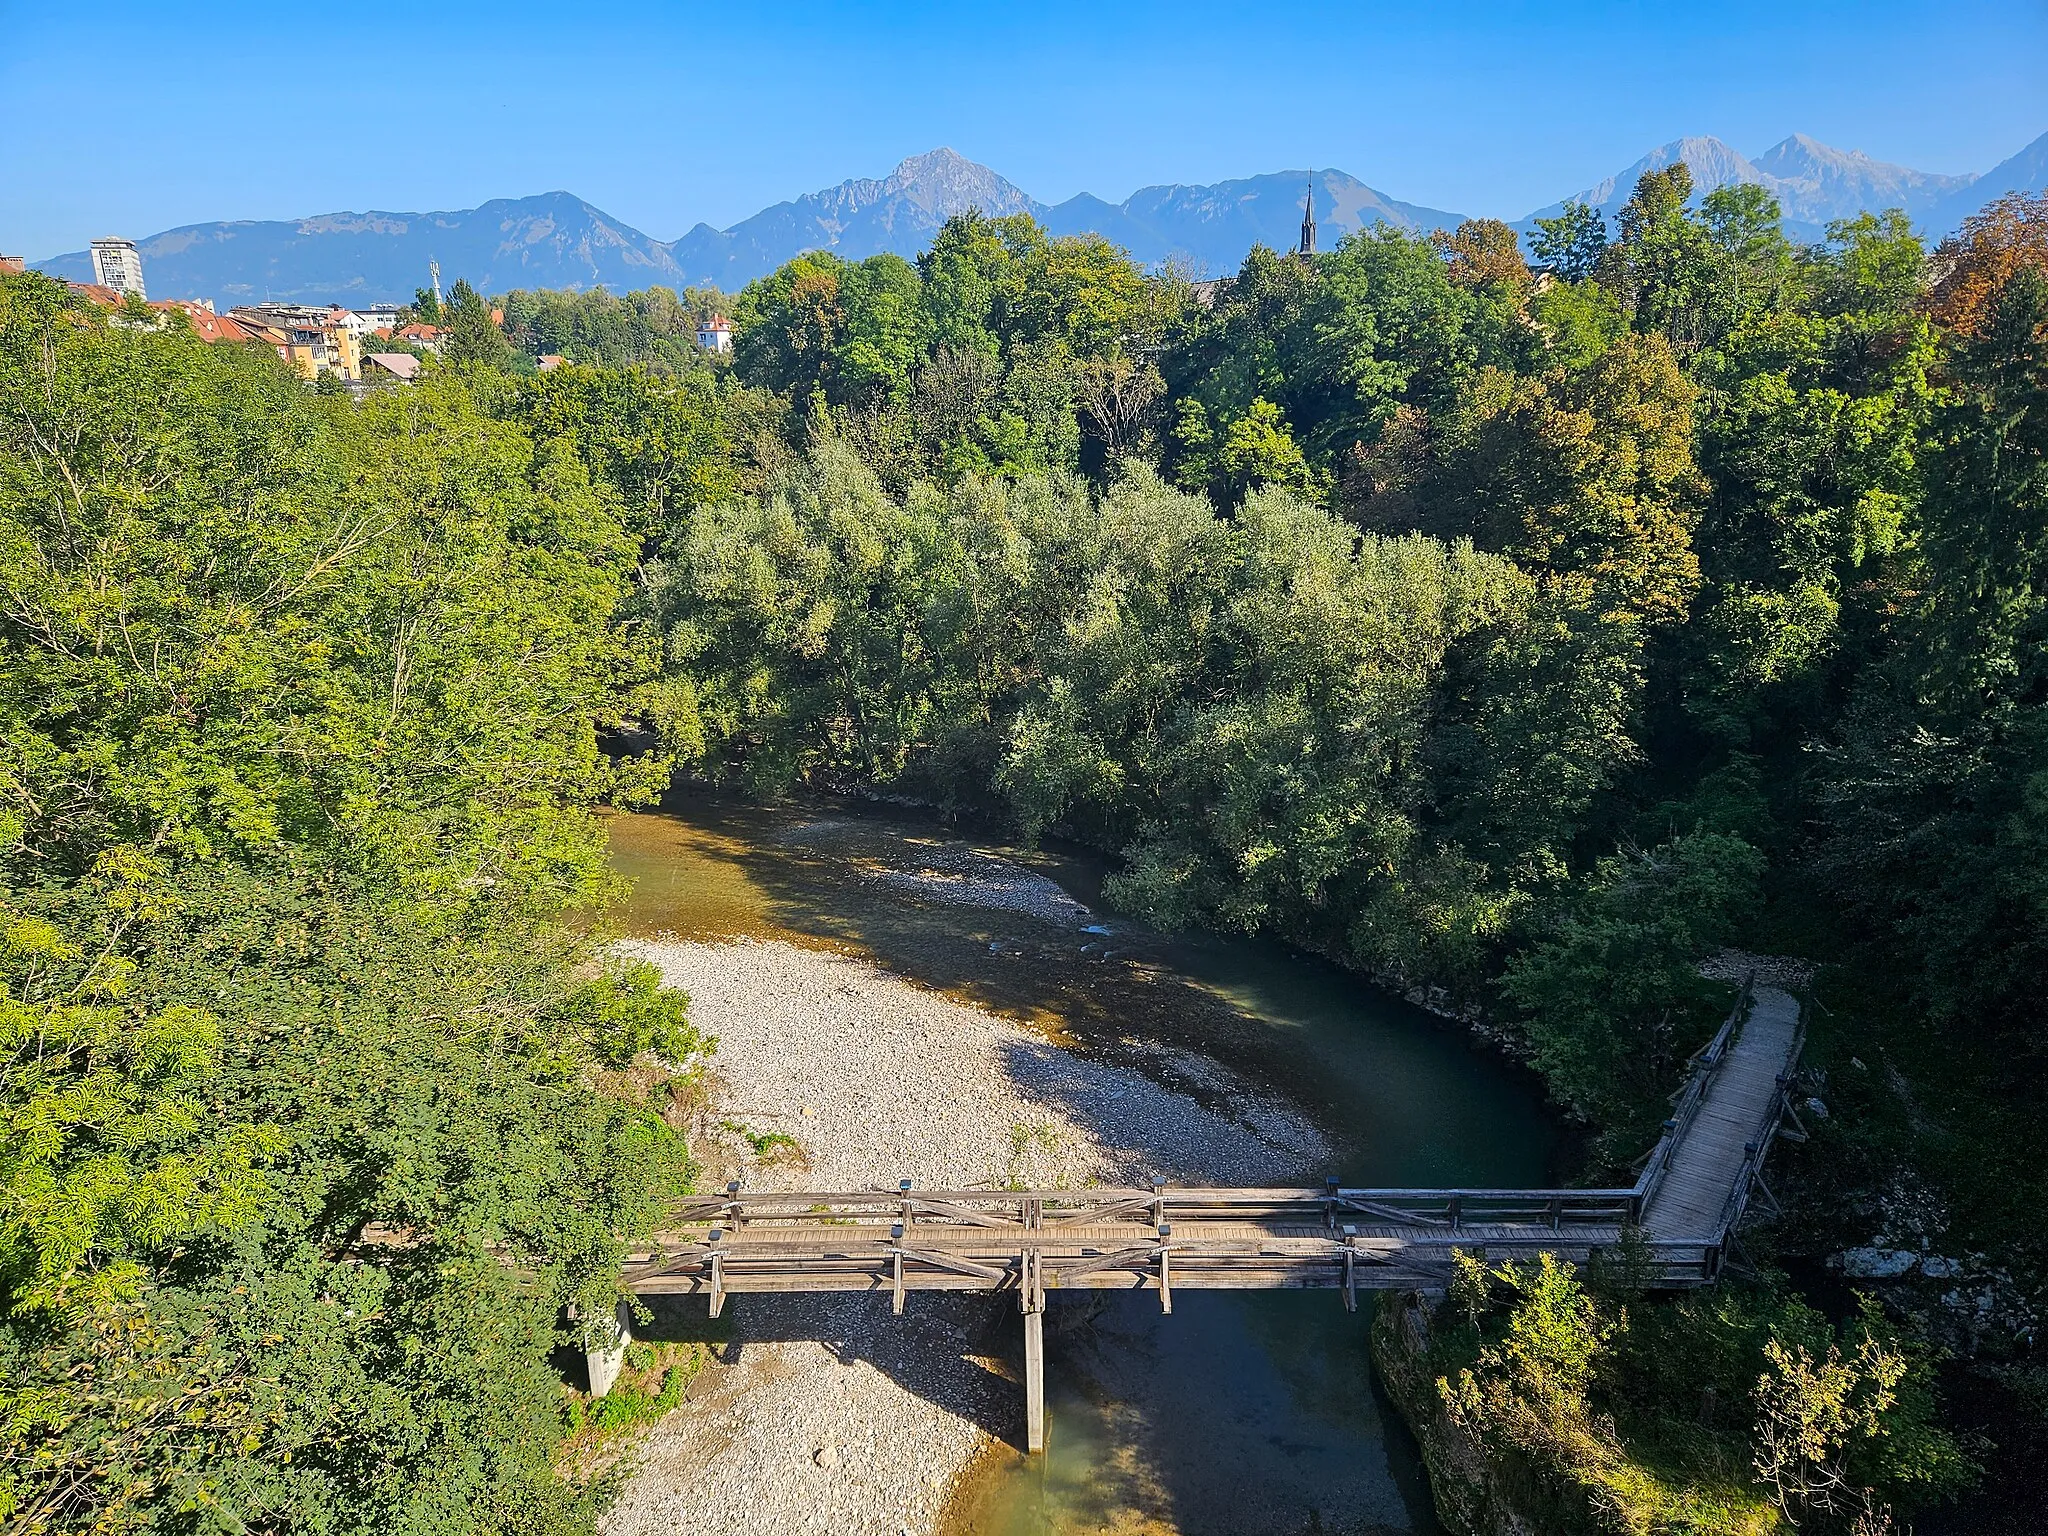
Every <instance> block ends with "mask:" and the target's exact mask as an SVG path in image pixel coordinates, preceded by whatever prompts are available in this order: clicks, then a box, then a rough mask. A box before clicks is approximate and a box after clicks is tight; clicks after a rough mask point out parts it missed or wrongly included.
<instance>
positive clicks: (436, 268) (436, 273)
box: [427, 256, 441, 309]
mask: <svg viewBox="0 0 2048 1536" xmlns="http://www.w3.org/2000/svg"><path fill="white" fill-rule="evenodd" d="M427 276H428V277H429V278H431V279H432V280H433V284H434V308H436V309H439V308H440V307H441V263H440V262H438V261H436V260H434V258H433V257H431V256H429V257H428V258H427Z"/></svg>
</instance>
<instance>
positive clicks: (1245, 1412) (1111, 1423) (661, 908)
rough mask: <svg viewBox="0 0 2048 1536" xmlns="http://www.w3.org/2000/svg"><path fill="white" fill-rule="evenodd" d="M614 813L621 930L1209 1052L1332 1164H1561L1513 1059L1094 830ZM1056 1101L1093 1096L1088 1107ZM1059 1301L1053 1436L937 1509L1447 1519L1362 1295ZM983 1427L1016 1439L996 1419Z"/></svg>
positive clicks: (1142, 1051)
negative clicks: (1273, 1100)
mask: <svg viewBox="0 0 2048 1536" xmlns="http://www.w3.org/2000/svg"><path fill="white" fill-rule="evenodd" d="M612 838H613V849H614V862H615V865H616V866H617V868H618V869H619V870H620V872H621V873H622V874H624V875H626V876H628V877H629V878H630V879H631V880H632V881H633V891H632V894H631V895H630V896H629V897H628V898H627V900H626V901H625V903H624V904H623V905H622V907H621V908H620V909H619V912H618V919H619V921H620V922H621V924H622V926H624V927H625V928H626V929H627V930H628V931H629V932H632V933H635V934H639V935H643V936H649V937H652V936H656V935H674V936H676V937H679V938H684V939H698V940H707V941H717V940H722V939H737V938H761V939H771V938H772V939H780V940H784V941H787V942H793V943H798V944H805V945H809V946H812V947H818V948H825V949H831V950H834V951H838V952H842V953H848V954H854V955H859V956H861V957H863V958H867V959H871V960H872V961H874V962H875V963H876V964H877V965H879V966H880V967H882V968H883V969H885V970H888V971H891V972H894V973H896V974H898V975H901V976H904V977H907V978H909V979H910V980H913V981H915V982H918V983H920V984H921V985H924V986H927V987H931V988H934V989H936V990H939V991H943V992H945V993H948V994H949V995H952V996H954V997H957V998H960V999H961V1000H963V1001H967V1002H972V1003H975V1004H978V1005H980V1006H983V1007H986V1008H989V1009H992V1010H994V1011H998V1012H1001V1013H1005V1014H1007V1015H1009V1016H1011V1017H1014V1018H1018V1019H1021V1020H1024V1021H1027V1022H1029V1023H1031V1024H1033V1025H1034V1026H1036V1027H1037V1028H1038V1029H1040V1030H1042V1031H1043V1032H1045V1033H1046V1034H1047V1035H1048V1036H1050V1037H1051V1038H1053V1039H1055V1040H1057V1041H1059V1042H1060V1043H1061V1044H1064V1045H1067V1046H1069V1047H1072V1048H1075V1049H1079V1050H1081V1051H1083V1052H1085V1053H1088V1054H1090V1055H1095V1056H1099V1057H1102V1058H1104V1059H1108V1060H1112V1061H1115V1062H1117V1063H1118V1064H1121V1065H1128V1066H1132V1067H1134V1068H1136V1069H1137V1070H1139V1071H1141V1072H1144V1073H1145V1074H1146V1075H1148V1076H1151V1077H1154V1078H1155V1079H1157V1080H1158V1081H1160V1082H1162V1083H1164V1084H1165V1085H1166V1086H1168V1087H1171V1088H1174V1089H1176V1090H1177V1091H1180V1092H1183V1093H1188V1094H1191V1095H1192V1096H1194V1097H1196V1098H1197V1099H1204V1092H1205V1085H1204V1082H1203V1078H1202V1072H1201V1070H1200V1063H1201V1061H1202V1059H1203V1058H1212V1059H1214V1060H1215V1061H1219V1062H1222V1063H1224V1064H1225V1065H1226V1066H1227V1067H1228V1068H1229V1069H1231V1072H1232V1073H1234V1074H1237V1075H1239V1076H1241V1077H1243V1078H1245V1079H1249V1080H1250V1081H1252V1082H1254V1083H1256V1084H1257V1085H1259V1087H1260V1089H1261V1090H1262V1091H1265V1092H1270V1093H1271V1094H1273V1095H1275V1096H1277V1097H1279V1098H1281V1099H1283V1100H1284V1101H1286V1102H1287V1103H1289V1104H1290V1105H1291V1106H1293V1107H1294V1108H1296V1109H1298V1110H1299V1111H1300V1112H1301V1113H1303V1114H1304V1115H1306V1116H1307V1118H1308V1119H1310V1120H1311V1121H1313V1122H1314V1124H1315V1125H1316V1126H1317V1127H1318V1128H1320V1129H1321V1131H1322V1132H1323V1133H1324V1135H1325V1136H1326V1137H1327V1138H1328V1139H1329V1141H1330V1144H1331V1146H1332V1149H1333V1150H1332V1158H1331V1166H1329V1167H1327V1168H1325V1169H1321V1170H1316V1171H1315V1174H1316V1176H1317V1177H1322V1176H1329V1177H1337V1178H1342V1179H1343V1180H1345V1181H1346V1182H1347V1183H1355V1184H1372V1185H1382V1186H1390V1185H1404V1184H1410V1185H1412V1184H1448V1183H1453V1182H1456V1183H1468V1184H1470V1183H1485V1184H1496V1185H1505V1186H1514V1185H1537V1184H1542V1183H1545V1182H1546V1181H1547V1180H1548V1179H1550V1178H1551V1177H1552V1176H1553V1174H1554V1171H1555V1170H1554V1168H1553V1166H1552V1165H1553V1162H1554V1160H1555V1159H1556V1157H1557V1156H1558V1155H1559V1152H1560V1150H1561V1143H1560V1139H1559V1131H1558V1126H1557V1124H1556V1122H1555V1121H1554V1119H1553V1118H1552V1117H1551V1116H1550V1115H1548V1114H1547V1113H1546V1111H1545V1109H1544V1107H1543V1104H1542V1101H1541V1095H1540V1090H1539V1089H1538V1087H1537V1086H1536V1084H1535V1083H1534V1081H1533V1079H1531V1078H1530V1077H1529V1076H1528V1075H1527V1074H1526V1073H1524V1072H1522V1071H1521V1070H1519V1069H1517V1068H1515V1067H1513V1066H1512V1065H1511V1064H1509V1063H1507V1062H1505V1061H1503V1060H1502V1059H1500V1058H1499V1057H1498V1056H1497V1055H1495V1054H1493V1053H1491V1052H1488V1051H1485V1050H1483V1049H1481V1048H1479V1047H1477V1046H1476V1045H1474V1044H1473V1042H1472V1041H1471V1040H1470V1038H1469V1036H1467V1035H1466V1034H1465V1033H1464V1032H1463V1031H1460V1030H1458V1029H1456V1028H1453V1027H1450V1026H1447V1025H1446V1024H1444V1023H1443V1022H1442V1021H1440V1020H1436V1019H1433V1018H1431V1017H1430V1016H1429V1015H1427V1014H1425V1013H1423V1012H1422V1011H1421V1010H1419V1009H1416V1008H1413V1007H1411V1006H1410V1005H1408V1004H1407V1003H1405V1002H1403V1001H1401V1000H1400V999H1397V998H1394V997H1391V996H1389V995H1388V994H1386V993H1384V992H1382V991H1380V990H1378V989H1376V988H1374V987H1373V986H1371V985H1370V984H1369V983H1367V982H1366V981H1364V980H1363V979H1362V978H1360V977H1358V976H1355V975H1353V974H1351V973H1348V972H1345V971H1343V970H1341V969H1339V968H1337V967H1335V966H1332V965H1329V964H1327V963H1325V962H1322V961H1320V960H1317V959H1315V958H1312V957H1309V956H1306V955H1303V954H1300V953H1298V952H1295V951H1292V950H1289V949H1287V948H1285V947H1284V946H1280V945H1275V944H1269V943H1261V942H1255V941H1249V940H1243V939H1231V938H1217V937H1211V936H1199V937H1193V938H1183V937H1177V936H1173V935H1165V934H1159V933H1155V932H1152V931H1150V930H1148V929H1146V928H1144V927H1143V925H1141V924H1137V923H1135V922H1133V921H1131V920H1129V919H1126V918H1123V917H1120V916H1117V915H1115V914H1105V913H1104V912H1103V911H1102V908H1101V896H1100V892H1101V882H1102V877H1103V873H1104V866H1103V864H1102V862H1101V861H1100V860H1097V859H1093V858H1091V857H1090V856H1088V855H1085V854H1082V853H1078V852H1075V851H1072V850H1064V851H1063V850H1057V849H1055V850H1050V851H1048V850H1030V851H1020V850H1014V849H1008V848H1004V847H1002V846H1000V845H995V844H987V843H977V842H974V841H972V840H968V839H962V838H959V837H957V836H955V835H953V834H951V833H948V832H946V831H943V830H941V829H940V828H938V827H937V825H936V824H935V823H934V822H933V821H932V820H930V819H921V818H918V817H916V816H913V815H905V814H901V813H894V812H871V811H867V810H864V809H850V808H848V807H846V806H844V805H841V804H839V803H836V802H834V803H822V802H809V803H803V804H798V805H791V806H775V807H757V806H748V805H743V804H738V803H734V802H731V801H726V800H722V799H717V798H713V797H709V796H694V795H692V796H685V797H679V798H677V799H675V800H674V801H672V802H671V803H670V805H669V806H668V808H667V813H666V814H662V815H626V816H619V817H616V818H614V820H613V822H612ZM998 857H1000V858H1005V859H1014V860H1016V861H1018V862H1021V863H1024V864H1027V865H1028V866H1029V868H1030V869H1032V870H1034V871H1036V872H1037V873H1038V874H1041V875H1043V876H1045V877H1047V878H1048V879H1049V880H1051V881H1053V882H1055V883H1056V885H1057V887H1058V889H1054V888H1052V887H1045V888H1044V890H1045V892H1046V893H1047V894H1046V895H1045V897H1044V898H1043V899H1034V900H1016V899H1015V898H1014V896H1013V895H1012V894H1010V893H1007V891H1006V888H1003V887H1002V886H1001V883H1000V882H999V881H998V882H990V881H988V880H987V879H985V878H984V877H986V876H987V875H988V874H989V872H990V870H991V869H993V868H995V867H996V866H994V865H993V863H992V860H993V859H995V858H998ZM991 893H993V894H991ZM1062 893H1064V894H1062ZM990 903H995V904H994V905H991V904H990ZM1004 903H1008V905H1005V904H1004ZM1105 928H1106V929H1107V930H1108V932H1107V933H1104V932H1101V931H1099V930H1102V929H1105ZM1204 1101H1205V1102H1207V1100H1206V1099H1204ZM1067 1107H1068V1108H1069V1109H1070V1110H1071V1111H1072V1112H1074V1113H1075V1114H1076V1116H1077V1118H1079V1119H1081V1120H1083V1121H1084V1122H1085V1121H1086V1119H1087V1116H1086V1113H1085V1106H1075V1105H1069V1106H1067ZM922 1299H923V1298H919V1297H913V1298H912V1299H911V1307H912V1308H913V1310H915V1309H916V1308H917V1307H918V1305H919V1302H920V1300H922ZM1047 1305H1048V1312H1047V1331H1046V1346H1047V1355H1046V1363H1047V1397H1048V1426H1049V1427H1048V1444H1047V1451H1046V1454H1044V1455H1043V1456H1038V1457H1026V1456H1023V1455H1020V1454H1018V1453H1017V1452H1015V1451H1014V1450H1012V1449H1009V1448H1008V1447H1007V1446H998V1447H997V1448H996V1449H995V1450H993V1451H992V1452H991V1453H989V1454H988V1455H986V1456H985V1457H984V1458H983V1459H982V1461H981V1463H980V1464H979V1465H978V1466H977V1467H976V1468H975V1469H974V1471H973V1472H971V1473H970V1475H969V1476H968V1477H967V1478H966V1479H965V1480H963V1482H962V1484H961V1486H960V1487H959V1488H958V1489H957V1490H956V1492H955V1495H954V1497H953V1500H952V1504H951V1507H950V1508H949V1510H948V1512H947V1516H946V1519H945V1521H944V1523H943V1524H942V1526H941V1530H942V1531H945V1532H949V1533H952V1536H1025V1533H1029V1536H1040V1533H1044V1536H1081V1533H1098V1532H1100V1533H1112V1532H1113V1533H1117V1536H1139V1533H1145V1536H1150V1533H1166V1532H1180V1533H1186V1536H1266V1533H1272V1536H1282V1533H1285V1536H1294V1533H1302V1532H1321V1533H1331V1536H1335V1533H1339V1532H1346V1533H1349V1532H1392V1531H1404V1532H1407V1531H1412V1532H1434V1531H1436V1530H1437V1526H1436V1523H1435V1521H1434V1519H1433V1517H1432V1515H1431V1514H1430V1510H1429V1499H1428V1493H1427V1487H1426V1482H1425V1480H1424V1478H1423V1476H1422V1473H1421V1470H1420V1465H1419V1458H1418V1457H1417V1455H1416V1452H1415V1448H1414V1446H1413V1444H1412V1442H1411V1441H1410V1440H1409V1439H1408V1437H1407V1435H1406V1433H1405V1431H1404V1430H1402V1429H1401V1427H1400V1426H1399V1425H1398V1423H1394V1422H1391V1413H1390V1411H1389V1410H1386V1409H1385V1408H1384V1406H1383V1402H1382V1399H1381V1398H1380V1396H1379V1393H1378V1387H1377V1384H1376V1382H1375V1381H1374V1379H1373V1374H1372V1370H1371V1366H1370V1361H1369V1359H1368V1354H1367V1342H1366V1341H1367V1332H1368V1328H1369V1324H1370V1308H1369V1306H1367V1305H1366V1304H1365V1302H1364V1298H1361V1306H1360V1310H1359V1312H1358V1313H1357V1314H1356V1315H1353V1314H1349V1313H1346V1312H1345V1311H1344V1310H1343V1307H1342V1304H1341V1302H1340V1301H1339V1300H1338V1298H1337V1296H1336V1294H1335V1293H1333V1292H1313V1291H1311V1292H1272V1293H1247V1292H1196V1291H1182V1292H1178V1293H1177V1294H1176V1295H1175V1298H1174V1311H1173V1314H1172V1315H1171V1316H1162V1315H1161V1314H1160V1311H1159V1304H1158V1299H1157V1296H1156V1294H1150V1293H1122V1292H1115V1293H1113V1292H1100V1291H1095V1292H1076V1293H1062V1292H1058V1291H1054V1292H1053V1293H1051V1295H1050V1296H1049V1297H1048V1302H1047ZM1011 1311H1012V1314H1013V1313H1014V1309H1011ZM1010 1321H1012V1322H1013V1321H1014V1316H1012V1318H1011V1319H1010ZM1020 1332H1021V1330H1020V1329H1018V1328H1016V1327H1014V1326H1008V1325H993V1324H992V1326H991V1328H990V1337H989V1340H988V1348H989V1349H990V1351H991V1352H993V1353H997V1354H999V1355H1001V1356H1003V1357H1006V1358H1008V1360H1009V1363H1010V1365H1011V1366H1012V1367H1013V1368H1016V1367H1018V1366H1020V1364H1021V1339H1020V1337H1019V1334H1020ZM1020 1417H1021V1415H1020ZM984 1427H985V1428H986V1429H988V1430H989V1432H990V1433H991V1434H993V1435H995V1436H998V1437H1000V1438H1002V1439H1004V1440H1008V1441H1011V1442H1014V1441H1015V1439H1016V1437H1017V1432H1018V1425H1017V1423H1014V1422H1008V1421H1005V1420H1003V1419H1001V1418H998V1420H997V1421H996V1422H990V1423H987V1424H985V1425H984Z"/></svg>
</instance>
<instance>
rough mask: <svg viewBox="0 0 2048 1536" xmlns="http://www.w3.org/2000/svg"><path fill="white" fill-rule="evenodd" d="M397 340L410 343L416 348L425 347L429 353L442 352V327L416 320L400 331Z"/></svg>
mask: <svg viewBox="0 0 2048 1536" xmlns="http://www.w3.org/2000/svg"><path fill="white" fill-rule="evenodd" d="M397 339H398V340H399V341H409V342H411V343H412V344H413V345H414V346H416V347H424V348H425V349H426V350H427V351H429V352H439V351H440V350H441V327H440V326H438V325H428V324H426V323H425V322H424V321H420V320H415V321H414V322H413V323H412V324H411V325H408V326H403V327H401V328H400V329H399V332H398V336H397Z"/></svg>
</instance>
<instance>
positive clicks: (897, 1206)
mask: <svg viewBox="0 0 2048 1536" xmlns="http://www.w3.org/2000/svg"><path fill="white" fill-rule="evenodd" d="M1195 1216H1200V1217H1207V1218H1211V1219H1231V1218H1234V1219H1237V1220H1241V1221H1259V1222H1269V1223H1271V1222H1278V1223H1283V1224H1287V1225H1290V1226H1320V1227H1322V1228H1324V1229H1326V1230H1332V1231H1334V1230H1335V1229H1336V1228H1338V1227H1339V1226H1342V1225H1345V1224H1350V1225H1354V1226H1369V1227H1396V1226H1398V1227H1422V1228H1434V1229H1438V1230H1440V1231H1442V1232H1445V1233H1454V1232H1458V1231H1461V1230H1463V1229H1466V1228H1471V1227H1484V1226H1499V1225H1504V1224H1512V1225H1517V1226H1528V1225H1534V1226H1543V1227H1548V1228H1549V1229H1550V1230H1552V1231H1562V1230H1564V1229H1565V1228H1567V1227H1572V1226H1601V1227H1613V1226H1627V1225H1634V1224H1637V1223H1638V1222H1639V1221H1640V1219H1641V1216H1642V1202H1641V1195H1640V1191H1639V1190H1638V1189H1636V1188H1629V1189H1526V1188H1524V1189H1489V1188H1456V1189H1413V1188H1400V1189H1371V1188H1353V1187H1347V1186H1343V1185H1339V1184H1337V1183H1335V1182H1332V1183H1328V1184H1325V1185H1323V1186H1321V1187H1320V1188H1318V1187H1315V1186H1308V1187H1303V1188H1284V1187H1283V1188H1262V1189H1221V1188H1212V1187H1209V1186H1188V1185H1176V1186H1173V1187H1171V1188H1169V1187H1168V1186H1167V1185H1165V1184H1155V1185H1153V1186H1151V1187H1150V1188H1149V1189H1116V1188H1089V1189H1078V1190H1046V1189H1034V1190H1004V1189H991V1188H980V1189H952V1190H939V1189H917V1188H914V1187H913V1186H912V1185H911V1184H910V1183H908V1182H907V1181H905V1182H904V1183H901V1184H899V1185H898V1186H897V1187H896V1188H895V1189H893V1190H891V1189H875V1190H841V1191H829V1192H819V1191H792V1192H786V1193H777V1192H775V1191H751V1190H749V1191H742V1190H741V1189H740V1187H739V1186H738V1185H737V1184H735V1185H731V1186H729V1187H728V1188H727V1190H726V1192H725V1193H724V1194H723V1195H706V1196H693V1197H690V1198H688V1199H685V1200H683V1201H681V1202H679V1203H678V1204H677V1205H676V1206H675V1207H674V1208H673V1211H672V1220H673V1223H674V1225H675V1227H676V1228H678V1229H684V1228H693V1227H705V1226H713V1225H716V1226H719V1227H722V1228H723V1229H725V1230H727V1231H729V1232H731V1233H733V1234H734V1235H738V1234H740V1233H743V1232H746V1231H749V1230H756V1231H758V1230H760V1229H763V1228H768V1227H775V1226H788V1225H798V1226H811V1225H815V1224H817V1223H821V1222H825V1223H831V1224H834V1225H839V1226H858V1225H863V1224H866V1225H877V1226H887V1225H890V1224H892V1223H897V1222H900V1223H903V1224H905V1225H909V1224H913V1223H916V1222H919V1221H924V1222H926V1223H930V1222H935V1221H936V1222H952V1223H962V1224H967V1225H972V1226H980V1227H984V1228H989V1229H992V1230H1014V1231H1023V1230H1028V1229H1029V1228H1030V1227H1032V1226H1044V1227H1047V1228H1052V1227H1059V1226H1063V1225H1076V1224H1096V1223H1100V1222H1104V1221H1124V1222H1129V1221H1135V1220H1146V1221H1149V1222H1150V1223H1151V1224H1152V1225H1154V1226H1158V1225H1161V1224H1164V1223H1170V1222H1171V1221H1173V1220H1174V1219H1175V1218H1176V1217H1195Z"/></svg>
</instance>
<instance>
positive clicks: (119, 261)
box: [92, 236, 149, 299]
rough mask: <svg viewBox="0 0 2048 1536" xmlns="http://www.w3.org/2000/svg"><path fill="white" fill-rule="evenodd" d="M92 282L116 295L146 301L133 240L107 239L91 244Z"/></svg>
mask: <svg viewBox="0 0 2048 1536" xmlns="http://www.w3.org/2000/svg"><path fill="white" fill-rule="evenodd" d="M92 275H93V281H95V282H96V283H98V284H99V285H100V286H101V287H103V288H112V289H114V290H115V291H116V292H118V293H132V294H134V295H135V296H136V297H137V298H138V299H146V298H148V297H149V294H148V292H147V291H146V290H145V289H144V288H143V286H142V256H141V254H140V253H139V252H137V250H136V249H135V242H134V241H133V240H120V239H115V238H113V237H111V236H110V237H108V238H107V239H105V240H95V241H93V243H92Z"/></svg>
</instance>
